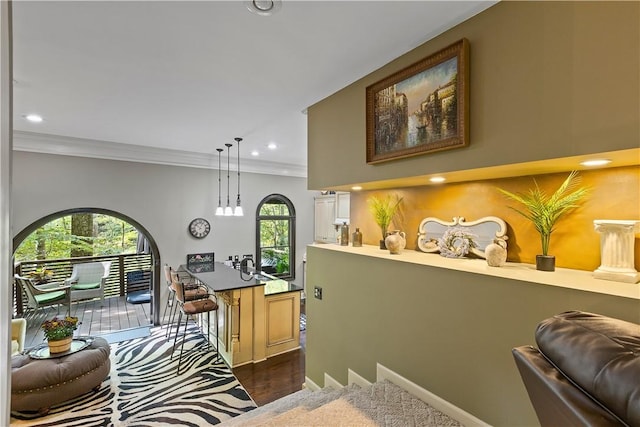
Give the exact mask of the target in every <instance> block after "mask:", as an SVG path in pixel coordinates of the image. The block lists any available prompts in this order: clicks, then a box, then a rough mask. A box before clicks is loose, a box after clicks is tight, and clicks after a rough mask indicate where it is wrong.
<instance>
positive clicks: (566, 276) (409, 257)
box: [310, 243, 640, 300]
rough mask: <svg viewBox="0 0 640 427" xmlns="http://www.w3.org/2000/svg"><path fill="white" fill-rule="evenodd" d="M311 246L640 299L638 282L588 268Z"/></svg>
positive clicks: (366, 248) (331, 246) (364, 246)
mask: <svg viewBox="0 0 640 427" xmlns="http://www.w3.org/2000/svg"><path fill="white" fill-rule="evenodd" d="M310 246H313V247H315V248H319V249H326V250H331V251H336V252H345V253H349V254H354V255H362V256H368V257H374V258H381V259H387V260H390V261H397V262H408V263H412V264H420V265H425V266H430V267H436V268H446V269H449V270H457V271H463V272H467V273H474V274H483V275H485V276H495V277H502V278H505V279H511V280H518V281H522V282H529V283H537V284H541V285H548V286H558V287H562V288H569V289H576V290H581V291H585V292H596V293H600V294H605V295H614V296H618V297H624V298H631V299H636V300H640V284H638V283H635V284H633V283H623V282H615V281H611V280H602V279H596V278H595V277H593V272H591V271H584V270H572V269H568V268H556V271H553V272H547V271H538V270H536V269H535V266H534V265H533V264H521V263H513V262H508V263H507V264H506V265H505V266H503V267H489V266H488V265H487V262H486V261H485V260H483V259H472V258H462V259H459V258H455V259H454V258H445V257H443V256H440V255H439V254H429V253H425V252H419V251H412V250H406V249H405V250H404V251H402V252H401V253H400V254H399V255H391V254H390V253H389V251H387V250H381V249H379V248H378V247H377V246H371V245H363V246H362V247H357V248H354V247H352V246H340V245H336V244H322V243H314V244H312V245H310Z"/></svg>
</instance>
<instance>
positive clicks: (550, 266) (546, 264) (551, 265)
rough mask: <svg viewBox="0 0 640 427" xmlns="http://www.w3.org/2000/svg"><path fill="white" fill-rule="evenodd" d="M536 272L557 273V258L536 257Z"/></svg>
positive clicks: (547, 256) (551, 256) (548, 256)
mask: <svg viewBox="0 0 640 427" xmlns="http://www.w3.org/2000/svg"><path fill="white" fill-rule="evenodd" d="M536 270H540V271H555V270H556V257H555V256H553V255H536Z"/></svg>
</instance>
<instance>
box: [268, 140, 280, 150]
mask: <svg viewBox="0 0 640 427" xmlns="http://www.w3.org/2000/svg"><path fill="white" fill-rule="evenodd" d="M267 148H268V149H269V150H275V149H276V148H278V146H277V145H276V143H275V142H270V143H269V145H267Z"/></svg>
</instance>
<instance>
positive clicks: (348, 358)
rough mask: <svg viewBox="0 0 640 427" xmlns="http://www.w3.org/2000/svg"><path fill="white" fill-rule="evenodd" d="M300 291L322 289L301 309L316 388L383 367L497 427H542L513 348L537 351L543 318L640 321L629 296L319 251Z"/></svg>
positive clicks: (314, 250) (313, 252)
mask: <svg viewBox="0 0 640 427" xmlns="http://www.w3.org/2000/svg"><path fill="white" fill-rule="evenodd" d="M326 246H327V247H329V246H330V245H326ZM425 256H437V255H427V254H425ZM306 286H307V290H308V291H309V294H310V295H312V292H311V291H310V290H311V289H313V287H314V286H321V287H322V288H323V299H322V300H317V299H314V298H312V297H309V298H307V303H306V304H307V305H306V310H307V353H306V375H307V376H308V377H309V378H311V379H312V380H313V381H314V382H315V383H317V384H319V385H322V384H323V381H324V380H323V375H324V373H325V372H326V373H328V374H329V375H331V376H332V377H333V378H335V379H336V380H338V381H339V382H341V383H342V384H346V383H347V369H348V368H350V369H352V370H354V371H355V372H357V373H358V374H360V375H363V376H364V377H365V378H366V379H368V380H369V381H375V379H376V373H375V369H376V362H379V363H381V364H383V365H384V366H386V367H388V368H389V369H391V370H393V371H395V372H397V373H399V374H400V375H403V376H405V377H406V378H409V379H410V380H411V381H413V382H415V383H417V384H418V385H420V386H422V387H424V388H425V389H427V390H429V391H431V392H433V393H435V394H437V395H438V396H440V397H442V398H444V399H446V400H447V401H449V402H451V403H453V404H454V405H456V406H458V407H460V408H462V409H464V410H465V411H467V412H469V413H471V414H473V415H475V416H476V417H478V418H480V419H482V420H484V421H485V422H488V423H489V424H492V425H496V426H526V425H536V424H538V423H537V419H536V417H535V414H534V412H533V409H532V407H531V404H530V403H529V399H528V397H527V394H526V391H525V389H524V386H523V384H522V381H521V380H520V377H519V374H518V371H517V368H516V365H515V363H514V361H513V358H512V356H511V349H512V348H513V347H516V346H520V345H526V344H535V341H534V330H535V327H536V325H537V324H538V323H539V322H540V321H541V320H543V319H545V318H547V317H550V316H552V315H554V314H557V313H560V312H563V311H567V310H572V309H575V310H584V311H589V312H596V313H601V314H604V315H610V316H614V317H618V318H621V319H624V320H628V321H631V322H635V323H640V309H639V308H640V302H639V301H638V300H634V299H629V298H621V297H614V296H608V295H603V294H596V293H591V292H583V291H577V290H571V289H566V288H559V287H555V286H546V285H540V284H534V283H528V282H522V281H515V280H508V279H502V278H497V277H490V276H484V275H478V274H472V273H465V272H460V271H452V270H447V269H443V268H437V267H429V266H422V265H416V264H411V263H406V262H401V261H395V260H385V259H380V258H371V257H367V256H363V255H356V254H348V253H344V252H335V251H331V250H327V249H323V248H318V247H309V248H308V250H307V283H306ZM630 286H633V285H630Z"/></svg>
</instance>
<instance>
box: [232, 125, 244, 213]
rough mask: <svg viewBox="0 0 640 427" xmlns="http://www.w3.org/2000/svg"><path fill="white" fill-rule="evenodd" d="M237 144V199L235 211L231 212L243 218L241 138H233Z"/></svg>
mask: <svg viewBox="0 0 640 427" xmlns="http://www.w3.org/2000/svg"><path fill="white" fill-rule="evenodd" d="M234 139H235V140H236V142H237V143H238V198H237V199H236V210H235V211H234V212H233V215H234V216H243V215H244V212H243V211H242V205H241V203H240V141H242V138H234Z"/></svg>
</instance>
